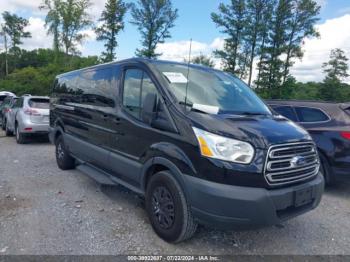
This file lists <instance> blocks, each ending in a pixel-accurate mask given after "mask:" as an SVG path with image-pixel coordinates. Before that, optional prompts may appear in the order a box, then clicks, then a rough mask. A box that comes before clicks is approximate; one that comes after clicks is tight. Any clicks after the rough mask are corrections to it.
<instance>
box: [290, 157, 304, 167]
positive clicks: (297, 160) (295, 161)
mask: <svg viewBox="0 0 350 262" xmlns="http://www.w3.org/2000/svg"><path fill="white" fill-rule="evenodd" d="M290 164H291V166H292V167H299V166H303V165H305V164H306V159H305V157H303V156H295V157H293V158H292V160H291V161H290Z"/></svg>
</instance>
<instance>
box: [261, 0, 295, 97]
mask: <svg viewBox="0 0 350 262" xmlns="http://www.w3.org/2000/svg"><path fill="white" fill-rule="evenodd" d="M291 16H292V2H291V0H279V2H278V5H277V8H276V10H275V11H274V14H273V16H272V20H271V31H270V32H269V34H268V37H267V39H266V41H267V42H266V43H267V44H266V46H265V47H264V50H263V52H265V54H264V56H263V57H264V58H263V60H262V61H260V63H259V65H258V66H259V70H260V75H259V82H258V83H257V84H258V85H262V86H264V87H267V88H269V89H270V92H273V93H274V96H273V97H274V98H276V97H280V95H281V90H280V87H281V84H282V77H283V65H284V63H283V61H282V60H281V55H282V54H284V52H285V51H286V47H287V42H288V35H287V32H286V28H288V24H289V22H290V18H291Z"/></svg>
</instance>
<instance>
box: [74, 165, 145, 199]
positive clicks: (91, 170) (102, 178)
mask: <svg viewBox="0 0 350 262" xmlns="http://www.w3.org/2000/svg"><path fill="white" fill-rule="evenodd" d="M78 161H79V160H78ZM79 162H80V164H79V165H78V166H77V167H76V169H78V170H79V171H81V172H83V173H84V174H86V175H88V176H89V177H91V178H92V179H93V180H95V181H96V182H97V183H100V184H102V185H122V186H124V187H126V188H129V189H130V190H132V191H134V192H135V193H137V194H139V195H144V194H145V192H144V191H143V190H141V189H140V188H137V187H135V186H133V185H130V184H129V183H127V182H125V181H123V180H121V179H119V178H117V177H115V176H112V175H110V174H108V173H107V172H104V171H102V170H100V169H98V168H95V167H93V166H90V165H88V164H86V163H84V162H82V161H79Z"/></svg>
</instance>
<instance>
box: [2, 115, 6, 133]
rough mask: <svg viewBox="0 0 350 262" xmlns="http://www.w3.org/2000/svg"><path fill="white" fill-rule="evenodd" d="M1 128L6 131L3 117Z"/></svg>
mask: <svg viewBox="0 0 350 262" xmlns="http://www.w3.org/2000/svg"><path fill="white" fill-rule="evenodd" d="M1 128H2V130H4V131H5V130H6V120H5V118H4V117H3V118H2V121H1Z"/></svg>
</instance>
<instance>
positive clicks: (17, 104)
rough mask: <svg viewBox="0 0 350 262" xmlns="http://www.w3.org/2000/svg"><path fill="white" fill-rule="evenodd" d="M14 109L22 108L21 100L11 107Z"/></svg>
mask: <svg viewBox="0 0 350 262" xmlns="http://www.w3.org/2000/svg"><path fill="white" fill-rule="evenodd" d="M13 107H14V108H21V107H23V98H22V97H21V98H19V99H18V100H17V101H16V103H15V104H14V105H13Z"/></svg>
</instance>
